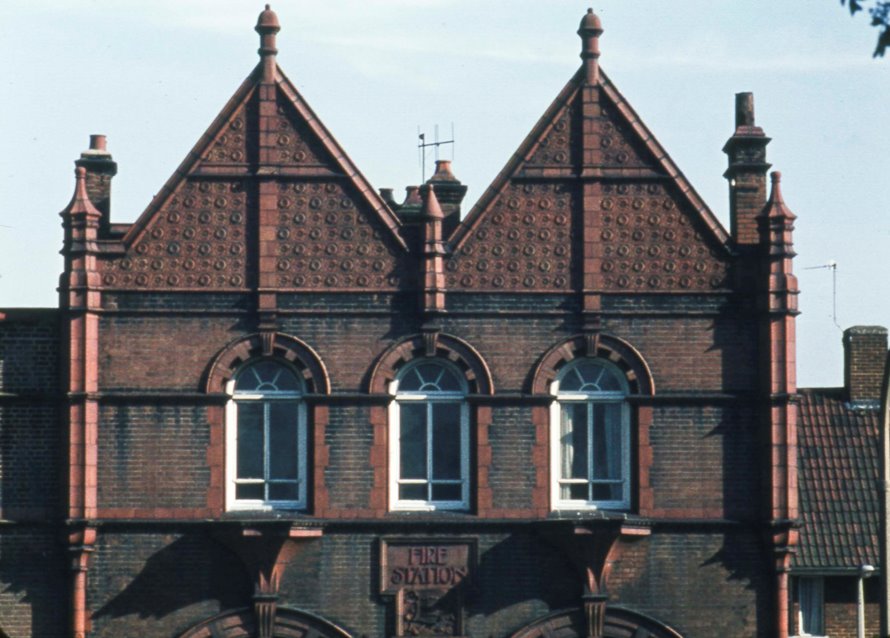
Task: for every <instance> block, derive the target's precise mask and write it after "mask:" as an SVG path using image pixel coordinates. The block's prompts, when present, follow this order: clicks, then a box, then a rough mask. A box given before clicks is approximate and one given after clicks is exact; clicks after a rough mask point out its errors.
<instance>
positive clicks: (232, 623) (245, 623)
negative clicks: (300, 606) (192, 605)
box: [179, 607, 351, 638]
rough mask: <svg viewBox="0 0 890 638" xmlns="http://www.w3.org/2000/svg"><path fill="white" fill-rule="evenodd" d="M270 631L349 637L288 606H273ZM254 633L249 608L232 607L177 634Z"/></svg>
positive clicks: (295, 637)
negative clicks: (232, 608)
mask: <svg viewBox="0 0 890 638" xmlns="http://www.w3.org/2000/svg"><path fill="white" fill-rule="evenodd" d="M273 633H274V635H275V637H276V638H351V636H350V634H349V632H347V631H346V630H345V629H343V628H342V627H339V626H338V625H335V624H334V623H332V622H330V621H329V620H326V619H324V618H321V617H320V616H316V615H314V614H310V613H308V612H304V611H299V610H297V609H291V608H289V607H278V608H277V610H276V613H275V627H274V630H273ZM255 635H256V624H255V617H254V612H253V610H251V609H235V610H230V611H226V612H223V613H221V614H218V615H216V616H213V617H212V618H208V619H206V620H203V621H201V622H199V623H198V624H197V625H194V626H192V627H191V628H190V629H187V630H186V631H185V633H183V634H180V635H179V638H243V637H244V636H255Z"/></svg>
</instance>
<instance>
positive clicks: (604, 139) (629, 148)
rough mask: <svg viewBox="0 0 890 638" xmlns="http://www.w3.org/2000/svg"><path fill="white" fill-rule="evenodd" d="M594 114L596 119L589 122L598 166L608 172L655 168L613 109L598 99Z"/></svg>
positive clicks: (634, 135)
mask: <svg viewBox="0 0 890 638" xmlns="http://www.w3.org/2000/svg"><path fill="white" fill-rule="evenodd" d="M596 110H598V111H599V115H598V116H595V117H594V118H593V121H594V123H595V127H596V131H597V132H598V133H599V149H598V151H599V156H600V161H599V162H597V163H598V164H601V165H602V166H605V167H611V168H619V167H631V168H656V162H655V160H654V158H653V157H652V155H651V153H650V152H649V150H648V149H646V147H645V145H644V144H643V143H642V141H641V140H640V139H639V136H638V135H637V134H636V133H635V132H633V131H632V130H631V128H630V127H629V126H628V124H627V123H626V122H625V120H624V118H623V117H622V116H621V115H620V114H619V112H618V110H617V109H616V108H615V107H614V106H612V105H611V104H610V103H609V102H608V101H607V100H606V99H604V98H602V97H601V98H600V101H599V105H598V107H596Z"/></svg>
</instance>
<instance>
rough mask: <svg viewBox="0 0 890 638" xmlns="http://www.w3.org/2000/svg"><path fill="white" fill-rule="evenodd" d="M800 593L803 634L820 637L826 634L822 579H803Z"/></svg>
mask: <svg viewBox="0 0 890 638" xmlns="http://www.w3.org/2000/svg"><path fill="white" fill-rule="evenodd" d="M798 583H799V589H800V593H799V595H798V600H799V603H800V623H801V628H800V630H801V633H802V634H813V635H816V636H820V635H822V634H824V633H825V627H824V626H823V624H824V623H823V617H824V616H823V603H824V600H825V599H824V597H823V596H824V595H823V590H822V583H823V581H822V579H821V578H801V579H800V580H799V581H798Z"/></svg>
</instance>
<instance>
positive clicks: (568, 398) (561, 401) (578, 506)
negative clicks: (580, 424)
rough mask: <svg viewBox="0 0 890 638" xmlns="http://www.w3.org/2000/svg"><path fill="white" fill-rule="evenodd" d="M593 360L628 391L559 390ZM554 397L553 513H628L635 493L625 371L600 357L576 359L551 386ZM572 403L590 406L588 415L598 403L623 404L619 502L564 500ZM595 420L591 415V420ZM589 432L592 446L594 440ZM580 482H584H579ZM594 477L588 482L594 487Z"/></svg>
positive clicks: (551, 468) (551, 440)
mask: <svg viewBox="0 0 890 638" xmlns="http://www.w3.org/2000/svg"><path fill="white" fill-rule="evenodd" d="M585 360H589V361H596V362H597V363H599V364H601V365H604V366H605V367H607V368H608V369H609V370H610V371H611V372H612V373H613V374H614V375H615V376H616V378H618V379H619V381H621V383H622V385H624V386H625V389H624V390H622V391H614V392H577V391H570V392H567V391H561V390H560V388H559V385H560V381H561V380H562V378H563V377H564V376H565V375H566V374H567V373H568V372H569V371H570V370H571V369H573V368H574V367H575V366H576V365H579V364H580V363H581V362H583V361H585ZM550 394H551V395H552V396H553V398H554V400H553V401H552V402H551V404H550V503H551V509H552V510H598V509H604V510H628V509H630V500H631V499H630V492H631V476H630V469H631V462H630V460H631V449H630V445H631V438H630V406H629V405H628V403H627V394H628V392H627V387H626V383H625V381H624V375H623V374H622V373H621V371H620V370H619V369H618V368H617V367H615V366H614V365H612V364H611V363H609V362H608V361H605V360H603V359H599V358H596V357H588V358H584V359H575V360H573V361H572V362H570V363H569V364H567V365H566V368H565V369H564V370H563V371H561V372H560V374H559V376H558V377H557V379H556V380H555V381H554V382H553V383H552V384H551V385H550ZM568 403H586V404H588V406H589V407H588V415H590V414H592V413H593V409H592V406H593V405H595V404H612V405H620V409H621V417H620V418H621V446H622V450H623V452H624V453H623V454H622V457H621V477H622V483H623V485H622V498H621V499H619V500H587V499H584V500H582V499H571V498H562V496H561V489H560V488H561V487H562V485H563V484H565V483H568V482H571V481H570V480H565V479H563V477H562V446H561V438H562V432H561V430H562V408H563V406H564V405H566V404H568ZM589 418H591V417H590V416H588V419H589ZM591 438H592V437H591V436H590V433H589V432H588V445H590V441H591ZM588 458H590V457H589V456H588ZM579 480H580V479H579ZM590 482H591V481H590V478H589V477H588V479H587V480H586V481H585V483H586V484H588V485H589V484H590Z"/></svg>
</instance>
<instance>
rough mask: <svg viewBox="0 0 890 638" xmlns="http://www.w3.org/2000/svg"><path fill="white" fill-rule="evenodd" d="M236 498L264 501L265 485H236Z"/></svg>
mask: <svg viewBox="0 0 890 638" xmlns="http://www.w3.org/2000/svg"><path fill="white" fill-rule="evenodd" d="M235 498H238V499H244V498H249V499H256V500H258V501H262V500H264V499H265V496H264V495H263V484H262V483H249V484H247V485H236V486H235Z"/></svg>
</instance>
